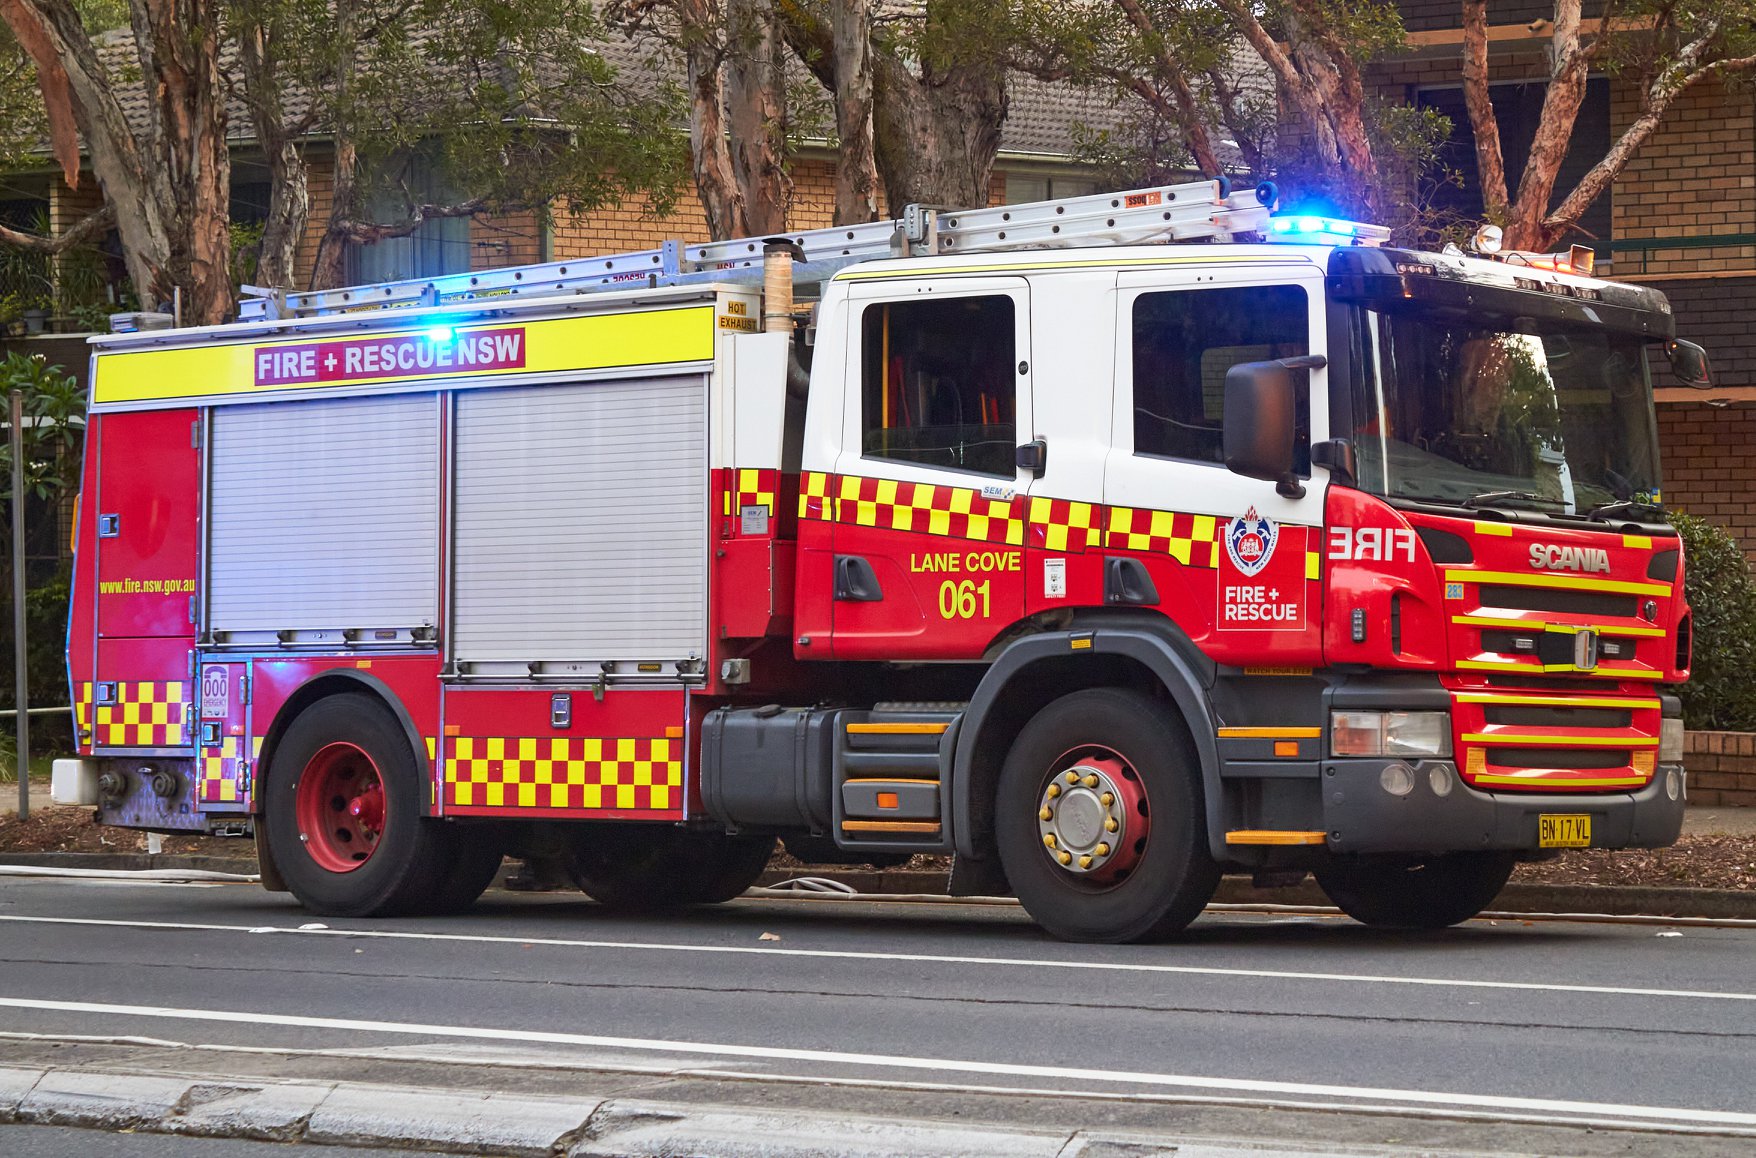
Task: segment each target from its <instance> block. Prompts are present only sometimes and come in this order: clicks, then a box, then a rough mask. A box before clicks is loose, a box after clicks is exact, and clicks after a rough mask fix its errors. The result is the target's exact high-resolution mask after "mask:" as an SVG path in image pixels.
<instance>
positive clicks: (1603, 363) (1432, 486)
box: [1352, 307, 1659, 513]
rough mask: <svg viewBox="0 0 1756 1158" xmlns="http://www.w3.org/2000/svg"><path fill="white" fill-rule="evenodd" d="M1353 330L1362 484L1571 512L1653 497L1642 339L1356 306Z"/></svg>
mask: <svg viewBox="0 0 1756 1158" xmlns="http://www.w3.org/2000/svg"><path fill="white" fill-rule="evenodd" d="M1353 330H1354V333H1353V342H1352V345H1353V352H1354V358H1355V366H1356V367H1357V369H1356V371H1355V374H1354V378H1355V384H1356V388H1355V391H1354V399H1353V409H1354V438H1355V446H1356V455H1357V465H1358V474H1359V485H1360V486H1361V487H1363V488H1364V489H1366V490H1370V491H1373V492H1375V493H1378V494H1381V495H1385V496H1387V497H1394V498H1408V499H1419V500H1425V501H1428V502H1441V503H1455V504H1459V505H1466V506H1475V505H1480V506H1487V505H1511V506H1525V507H1531V508H1535V509H1552V510H1559V511H1566V512H1577V513H1590V512H1592V511H1593V510H1596V509H1599V508H1604V507H1608V506H1610V505H1612V504H1636V505H1641V504H1651V503H1656V502H1657V498H1658V486H1659V476H1658V446H1657V441H1658V440H1657V432H1656V430H1655V428H1654V422H1653V412H1652V393H1651V390H1650V388H1649V385H1648V381H1647V370H1646V352H1645V340H1644V339H1642V338H1640V337H1636V336H1632V335H1625V334H1619V333H1613V332H1611V331H1608V330H1601V329H1591V328H1585V327H1572V326H1565V325H1562V324H1559V323H1555V322H1549V321H1542V322H1533V321H1532V320H1531V319H1528V318H1523V319H1516V320H1515V319H1512V318H1468V319H1464V318H1461V317H1458V316H1455V315H1450V314H1446V315H1440V314H1437V313H1436V312H1430V311H1419V310H1417V309H1403V310H1396V311H1383V310H1373V309H1366V308H1363V307H1359V308H1355V309H1354V316H1353Z"/></svg>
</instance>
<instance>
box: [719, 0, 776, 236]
mask: <svg viewBox="0 0 1756 1158" xmlns="http://www.w3.org/2000/svg"><path fill="white" fill-rule="evenodd" d="M784 64H785V51H784V47H783V44H782V41H781V35H780V28H779V25H778V22H777V19H776V16H775V11H774V2H773V0H727V3H726V61H725V78H726V79H725V98H726V101H725V103H726V108H727V111H728V114H729V116H728V120H729V125H728V128H729V129H730V132H731V159H732V177H733V179H734V180H735V181H736V182H737V184H738V188H739V190H740V191H741V193H742V194H743V202H744V219H743V220H742V221H741V222H738V223H736V224H735V225H734V226H733V228H734V230H735V232H734V234H733V236H740V235H741V236H745V237H761V236H767V235H771V234H779V233H785V232H786V227H787V197H788V193H789V192H790V190H789V189H788V185H789V182H788V181H787V174H786V120H787V104H786V72H785V68H784Z"/></svg>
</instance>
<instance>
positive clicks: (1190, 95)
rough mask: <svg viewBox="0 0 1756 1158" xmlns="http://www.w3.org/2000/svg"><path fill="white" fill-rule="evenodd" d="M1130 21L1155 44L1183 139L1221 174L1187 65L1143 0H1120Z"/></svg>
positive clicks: (1212, 172)
mask: <svg viewBox="0 0 1756 1158" xmlns="http://www.w3.org/2000/svg"><path fill="white" fill-rule="evenodd" d="M1116 6H1117V7H1118V8H1120V9H1121V10H1122V12H1123V14H1124V15H1125V16H1127V17H1128V21H1129V23H1131V24H1133V25H1134V28H1135V30H1136V31H1138V32H1139V33H1140V35H1141V36H1142V37H1144V38H1145V39H1146V43H1147V44H1148V45H1149V46H1150V47H1151V50H1152V56H1153V61H1154V63H1155V64H1157V66H1158V72H1159V75H1160V76H1161V77H1163V79H1164V81H1165V83H1166V84H1168V85H1169V86H1170V89H1171V98H1172V100H1174V101H1175V102H1176V108H1175V110H1174V116H1173V119H1174V120H1175V121H1176V123H1177V127H1178V128H1180V129H1181V130H1182V131H1183V139H1184V140H1185V141H1186V142H1188V145H1189V152H1190V153H1192V154H1193V155H1194V157H1195V164H1196V165H1197V166H1199V167H1200V169H1201V171H1202V172H1203V173H1205V174H1207V175H1208V176H1210V177H1217V176H1218V175H1219V174H1220V173H1221V172H1222V171H1223V170H1222V168H1221V166H1220V163H1219V154H1218V153H1217V152H1215V151H1214V148H1213V138H1212V137H1211V136H1210V135H1208V132H1207V125H1206V123H1205V122H1204V121H1203V119H1202V116H1201V108H1200V106H1199V105H1197V104H1196V101H1195V92H1194V90H1193V89H1191V88H1190V87H1189V78H1188V77H1187V76H1185V75H1184V73H1183V66H1182V65H1181V64H1180V63H1179V62H1178V61H1177V58H1176V56H1175V55H1174V54H1172V52H1171V47H1170V45H1169V44H1168V43H1167V42H1166V41H1165V38H1164V37H1163V36H1162V35H1160V34H1159V30H1158V26H1157V25H1155V24H1154V23H1153V22H1152V17H1150V16H1148V15H1147V13H1146V10H1145V9H1144V8H1142V7H1141V6H1140V2H1139V0H1116Z"/></svg>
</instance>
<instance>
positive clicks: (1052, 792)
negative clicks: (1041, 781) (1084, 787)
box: [1049, 784, 1061, 800]
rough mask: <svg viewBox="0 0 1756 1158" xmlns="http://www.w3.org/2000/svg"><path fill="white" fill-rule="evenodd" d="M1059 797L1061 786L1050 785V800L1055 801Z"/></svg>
mask: <svg viewBox="0 0 1756 1158" xmlns="http://www.w3.org/2000/svg"><path fill="white" fill-rule="evenodd" d="M1059 795H1061V786H1060V785H1059V784H1051V785H1049V799H1050V800H1053V799H1055V797H1057V796H1059Z"/></svg>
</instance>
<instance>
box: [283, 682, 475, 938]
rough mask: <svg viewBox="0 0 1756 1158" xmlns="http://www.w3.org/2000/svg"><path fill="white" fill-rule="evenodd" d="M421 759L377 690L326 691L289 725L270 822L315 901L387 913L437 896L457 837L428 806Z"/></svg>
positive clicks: (309, 901)
mask: <svg viewBox="0 0 1756 1158" xmlns="http://www.w3.org/2000/svg"><path fill="white" fill-rule="evenodd" d="M419 768H420V766H419V764H418V763H417V762H416V760H415V755H414V752H413V751H412V750H411V749H410V748H409V742H408V737H407V735H406V734H405V733H404V732H403V729H402V726H401V725H400V724H398V723H397V721H396V719H395V717H393V716H392V715H391V714H390V712H389V710H388V709H387V708H385V707H384V705H383V704H382V703H380V702H379V701H377V700H375V699H373V698H371V697H370V696H364V695H353V694H347V695H337V696H330V697H328V698H327V699H323V700H319V701H317V702H316V703H315V704H312V705H311V706H310V707H309V708H307V709H305V711H304V712H302V713H300V715H299V716H298V718H297V719H295V720H294V721H293V722H292V724H291V726H289V727H288V728H287V732H286V735H285V736H284V737H283V738H282V740H281V743H280V746H279V748H278V750H277V751H276V754H275V758H274V766H273V768H272V769H270V771H269V775H268V785H267V794H266V796H265V798H264V808H265V810H266V812H267V816H266V818H265V821H264V823H265V824H266V827H267V832H268V845H269V848H270V850H271V851H272V852H273V854H274V859H275V863H276V864H277V865H279V867H280V871H281V875H282V876H283V877H284V878H285V879H286V883H287V887H288V889H289V890H291V892H292V894H293V895H294V896H295V897H297V898H298V899H299V901H300V903H301V904H303V905H304V906H305V907H306V908H307V909H310V910H311V911H312V912H314V913H321V914H324V915H325V916H333V917H382V916H393V915H398V914H403V913H417V912H422V911H425V910H426V909H427V907H428V906H429V905H430V904H431V902H432V899H433V897H434V895H435V894H436V892H437V891H438V890H440V889H441V888H442V887H444V884H445V882H446V881H447V879H448V878H449V877H450V875H451V873H452V871H453V869H454V868H455V867H456V857H457V846H456V844H455V841H454V839H453V835H452V834H451V833H449V832H448V831H447V830H446V826H445V825H444V824H443V823H442V822H440V821H437V820H432V819H429V818H427V817H425V816H424V815H422V813H423V807H422V801H423V799H424V797H425V793H424V792H423V791H422V788H423V786H422V784H421V780H420V772H419ZM484 884H485V882H484Z"/></svg>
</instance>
